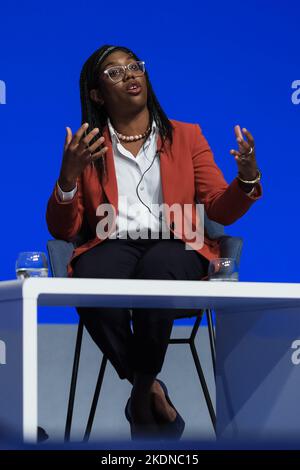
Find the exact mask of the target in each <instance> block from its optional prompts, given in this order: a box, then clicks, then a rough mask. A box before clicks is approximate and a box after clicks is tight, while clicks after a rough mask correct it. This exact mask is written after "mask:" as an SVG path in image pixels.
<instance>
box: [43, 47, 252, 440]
mask: <svg viewBox="0 0 300 470" xmlns="http://www.w3.org/2000/svg"><path fill="white" fill-rule="evenodd" d="M80 93H81V108H82V126H81V127H80V128H79V129H78V130H77V132H76V133H75V134H74V135H73V134H72V131H71V129H70V128H69V127H67V128H66V130H67V134H66V139H65V144H64V153H63V159H62V165H61V170H60V174H59V178H58V181H57V182H56V184H55V187H54V190H53V193H52V195H51V197H50V199H49V202H48V208H47V223H48V228H49V231H50V232H51V234H52V235H53V236H54V237H55V238H60V239H64V240H74V239H75V238H76V236H77V235H78V233H79V232H80V231H81V230H82V227H83V225H85V226H87V227H88V229H89V233H90V235H89V237H88V239H87V240H86V242H85V243H84V244H82V245H81V246H79V247H78V248H76V249H75V251H74V253H73V257H72V260H71V262H70V264H69V266H68V273H69V275H70V276H74V277H82V278H110V279H112V278H115V279H120V278H122V279H168V280H172V279H175V280H176V279H177V280H201V279H203V278H204V277H205V276H206V275H207V268H208V262H209V260H211V259H214V258H217V257H218V256H219V255H220V251H219V245H218V242H217V241H213V240H209V239H208V238H207V237H206V236H204V240H203V243H202V240H201V237H198V238H197V237H196V238H197V240H196V242H195V239H194V238H195V237H194V238H193V237H190V234H191V232H193V230H190V231H189V232H188V233H186V231H185V229H184V228H183V226H182V225H183V224H182V223H181V222H180V220H184V221H185V222H188V225H190V228H191V229H194V228H195V227H196V232H197V233H198V232H199V233H200V232H201V228H200V226H199V221H198V218H197V207H196V204H197V202H199V203H201V204H203V205H204V207H205V210H206V213H207V215H208V217H209V218H210V219H212V220H215V221H217V222H219V223H221V224H225V225H227V224H231V223H233V222H234V221H236V220H237V219H238V218H239V217H241V216H242V215H243V214H245V212H246V211H247V210H248V209H249V208H250V206H251V205H252V204H253V203H254V201H255V200H257V199H258V198H259V197H260V196H261V187H260V184H259V180H260V172H259V170H258V168H257V164H256V159H255V150H254V140H253V137H252V136H251V134H250V132H248V131H247V130H246V129H243V130H241V129H240V127H239V126H235V134H236V139H237V142H238V150H231V154H232V155H233V156H234V157H235V160H236V164H237V170H238V174H237V177H236V178H235V179H234V180H233V181H232V182H231V184H229V185H228V184H227V183H226V181H225V180H224V177H223V175H222V172H221V171H220V169H219V168H218V167H217V165H216V164H215V162H214V159H213V155H212V152H211V150H210V147H209V145H208V143H207V141H206V139H205V137H204V136H203V134H202V132H201V129H200V127H199V126H198V125H196V124H187V123H184V122H179V121H174V120H169V119H168V117H167V116H166V114H165V113H164V111H163V109H162V108H161V106H160V104H159V102H158V100H157V98H156V96H155V94H154V91H153V89H152V86H151V83H150V80H149V77H148V74H147V72H146V71H145V63H144V62H142V61H141V60H140V59H139V58H138V57H137V56H136V54H134V52H132V51H131V50H129V49H128V48H126V47H119V46H103V47H101V48H100V49H98V50H97V51H96V52H94V53H93V54H92V55H91V57H89V59H88V60H87V61H86V62H85V64H84V66H83V69H82V72H81V76H80ZM244 136H245V137H246V140H245V139H244ZM174 206H175V207H176V210H175V216H176V217H175V216H174V212H172V210H168V209H169V208H172V207H174ZM109 208H111V209H112V210H111V211H110V210H109ZM178 208H179V209H180V210H179V212H180V211H183V212H184V211H185V212H184V214H183V219H180V217H179V218H178ZM186 209H188V210H186ZM107 212H110V216H109V217H106V214H107ZM181 215H182V214H181ZM178 219H179V222H178ZM107 227H108V228H107ZM194 232H195V231H194ZM194 232H193V233H194ZM200 241H201V242H200ZM77 311H78V314H79V315H80V316H81V318H82V319H83V322H84V325H85V326H86V328H87V330H88V331H89V333H90V335H91V337H92V338H93V340H94V341H95V343H96V344H97V345H98V346H99V348H100V349H101V351H102V352H103V353H104V354H105V355H106V356H107V357H108V359H109V360H110V362H111V364H112V365H113V366H114V368H115V370H116V371H117V373H118V375H119V377H120V378H121V379H127V380H129V382H130V383H131V384H132V386H133V387H132V392H131V397H130V400H129V401H128V403H127V407H126V416H127V418H128V419H129V421H130V424H131V434H132V437H133V438H138V437H145V436H150V437H153V436H154V435H155V436H156V437H158V438H161V437H162V436H166V434H169V435H172V437H173V438H174V439H179V438H180V437H181V435H182V432H183V429H184V421H183V419H182V418H181V416H180V414H179V413H178V411H177V410H176V409H175V408H174V406H173V405H172V402H171V400H170V399H169V397H168V394H167V390H166V387H165V385H164V384H163V383H162V382H161V381H158V379H157V375H158V374H159V372H160V371H161V369H162V366H163V362H164V358H165V354H166V350H167V346H168V341H169V338H170V334H171V330H172V325H173V321H174V319H175V318H176V316H178V311H176V309H150V308H147V309H145V308H144V309H134V310H133V311H132V312H131V311H130V310H129V309H125V308H110V309H108V308H78V309H77ZM193 313H195V314H196V313H197V312H196V311H191V312H189V314H193Z"/></svg>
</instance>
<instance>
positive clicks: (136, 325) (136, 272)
mask: <svg viewBox="0 0 300 470" xmlns="http://www.w3.org/2000/svg"><path fill="white" fill-rule="evenodd" d="M207 268H208V261H207V260H206V259H205V258H204V257H202V256H201V255H200V254H199V253H197V252H196V251H194V250H186V249H185V244H184V242H182V241H181V240H179V239H174V238H173V239H169V240H162V239H160V240H151V239H141V238H140V239H137V240H131V239H107V240H105V241H103V242H102V243H101V244H99V245H97V246H95V247H94V248H92V249H91V250H89V251H88V252H86V253H83V254H82V255H81V256H80V257H79V258H78V259H77V262H75V266H74V277H77V278H78V277H79V278H80V277H82V278H115V279H117V278H120V279H169V280H171V279H176V280H200V279H201V278H202V277H203V276H205V275H206V273H207ZM77 312H78V314H79V315H80V317H81V319H82V320H83V323H84V325H85V327H86V328H87V330H88V332H89V334H90V335H91V337H92V338H93V340H94V341H95V343H96V344H97V345H98V346H99V348H100V349H101V351H102V352H103V354H105V355H106V356H107V358H108V359H109V361H110V362H111V364H112V365H113V367H114V368H115V369H116V371H117V373H118V375H119V377H120V378H121V379H125V378H127V379H128V380H129V381H131V382H132V381H133V376H134V373H135V372H138V373H143V374H153V375H157V374H158V373H159V372H160V371H161V369H162V366H163V362H164V358H165V354H166V351H167V347H168V341H169V338H170V335H171V331H172V326H173V321H174V319H175V318H176V317H177V318H178V317H179V316H193V315H195V314H196V313H198V310H186V309H184V310H178V309H165V308H163V309H150V308H143V309H140V308H138V309H133V311H132V318H131V314H130V310H129V309H126V308H107V307H105V308H91V307H88V308H83V307H80V308H77Z"/></svg>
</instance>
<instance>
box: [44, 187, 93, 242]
mask: <svg viewBox="0 0 300 470" xmlns="http://www.w3.org/2000/svg"><path fill="white" fill-rule="evenodd" d="M77 188H78V189H77V192H76V194H75V196H74V198H73V199H72V200H71V201H64V202H63V201H61V200H60V198H59V196H58V193H57V186H56V185H55V187H54V189H53V192H52V194H51V196H50V198H49V201H48V205H47V211H46V221H47V226H48V230H49V232H50V233H51V235H52V236H53V237H54V238H58V239H61V240H66V241H72V240H73V239H74V238H75V237H76V235H77V234H78V232H79V230H80V228H81V225H82V220H83V213H84V206H83V197H82V184H81V178H78V179H77Z"/></svg>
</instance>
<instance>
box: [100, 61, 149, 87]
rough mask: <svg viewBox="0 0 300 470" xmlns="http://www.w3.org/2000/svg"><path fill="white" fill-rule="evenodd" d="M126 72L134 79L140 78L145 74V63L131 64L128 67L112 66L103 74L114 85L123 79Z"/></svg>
mask: <svg viewBox="0 0 300 470" xmlns="http://www.w3.org/2000/svg"><path fill="white" fill-rule="evenodd" d="M126 70H128V71H129V72H132V73H133V74H134V75H135V76H136V77H140V76H142V75H144V73H145V62H143V61H138V62H131V63H130V64H128V65H114V66H113V67H109V68H108V69H106V70H104V72H103V73H104V74H105V75H106V76H107V77H109V78H110V79H111V80H112V81H113V82H114V83H118V82H121V81H122V80H123V78H124V77H125V73H126Z"/></svg>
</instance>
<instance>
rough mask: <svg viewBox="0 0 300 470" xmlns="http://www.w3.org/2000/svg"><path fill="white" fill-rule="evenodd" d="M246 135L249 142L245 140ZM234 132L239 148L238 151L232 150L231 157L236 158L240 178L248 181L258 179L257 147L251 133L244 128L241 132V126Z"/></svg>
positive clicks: (236, 127) (235, 128) (235, 127)
mask: <svg viewBox="0 0 300 470" xmlns="http://www.w3.org/2000/svg"><path fill="white" fill-rule="evenodd" d="M242 131H243V133H244V134H245V136H246V138H247V141H246V140H244V136H243V134H242ZM234 132H235V136H236V140H237V143H238V146H239V149H238V150H233V149H232V150H230V153H231V155H234V156H235V160H236V162H237V166H238V174H239V176H240V177H241V178H242V179H244V180H247V181H251V180H254V179H255V178H256V177H257V173H258V168H257V163H256V158H255V146H254V139H253V137H252V135H251V134H250V132H249V131H248V130H247V129H245V128H244V127H243V129H242V130H241V128H240V126H238V125H237V126H234Z"/></svg>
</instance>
